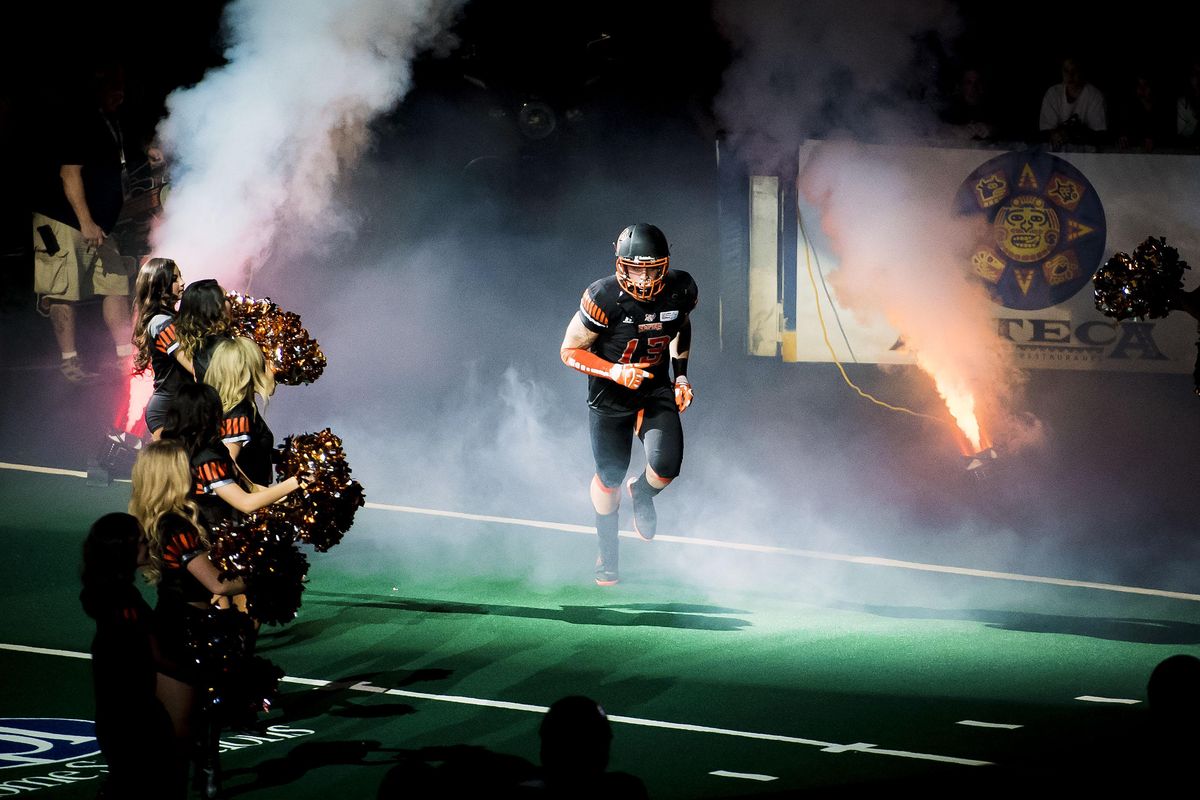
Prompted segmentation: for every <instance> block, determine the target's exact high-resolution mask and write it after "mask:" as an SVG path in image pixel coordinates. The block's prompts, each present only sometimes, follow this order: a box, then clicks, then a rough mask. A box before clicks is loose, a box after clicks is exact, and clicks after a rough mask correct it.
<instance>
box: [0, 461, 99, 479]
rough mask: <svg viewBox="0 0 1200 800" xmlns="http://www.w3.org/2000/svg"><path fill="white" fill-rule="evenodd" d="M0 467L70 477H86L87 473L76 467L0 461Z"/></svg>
mask: <svg viewBox="0 0 1200 800" xmlns="http://www.w3.org/2000/svg"><path fill="white" fill-rule="evenodd" d="M0 469H12V470H16V471H17V472H40V473H42V474H43V475H66V476H67V477H70V478H86V477H87V473H86V472H81V471H79V470H77V469H58V468H56V467H34V466H31V465H29V464H9V463H8V462H6V461H0Z"/></svg>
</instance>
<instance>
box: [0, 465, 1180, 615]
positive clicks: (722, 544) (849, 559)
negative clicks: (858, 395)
mask: <svg viewBox="0 0 1200 800" xmlns="http://www.w3.org/2000/svg"><path fill="white" fill-rule="evenodd" d="M0 469H8V470H18V471H22V472H37V473H43V474H47V475H65V476H68V477H74V478H86V477H87V473H86V472H80V471H79V470H68V469H56V468H53V467H35V466H29V465H27V464H9V463H5V462H0ZM365 507H366V508H368V509H371V510H373V511H389V512H392V513H400V514H420V515H423V516H429V517H443V518H447V519H463V520H470V521H472V522H491V523H495V524H498V525H513V526H517V527H521V528H538V529H540V530H549V531H561V532H563V533H578V534H584V535H588V536H595V535H596V529H595V528H593V527H591V526H589V525H571V524H569V523H565V522H545V521H543V520H536V519H520V518H517V517H498V516H492V515H489V514H469V513H466V512H463V511H444V510H441V509H436V508H419V507H416V506H400V505H394V504H391V503H367V504H366V506H365ZM621 535H622V536H625V537H627V538H632V537H634V536H636V535H637V534H635V533H634V532H632V531H621ZM655 541H659V542H671V543H672V544H680V545H685V546H688V547H709V548H718V549H722V550H738V551H742V552H748V553H767V554H773V555H781V556H789V557H793V558H808V559H815V560H819V561H840V562H842V563H846V564H861V565H864V566H871V567H886V568H889V569H904V570H915V571H918V572H938V573H943V574H947V575H963V576H966V577H970V578H986V579H990V580H1001V581H1017V582H1023V583H1042V584H1048V585H1051V586H1064V587H1068V588H1073V589H1095V590H1098V591H1103V592H1119V593H1123V594H1140V595H1149V596H1151V597H1165V598H1169V599H1172V600H1187V601H1190V602H1200V594H1192V593H1190V592H1173V591H1169V590H1167V589H1149V588H1145V587H1141V586H1122V585H1120V584H1115V583H1097V582H1095V581H1076V580H1071V579H1069V578H1049V577H1044V576H1041V575H1023V574H1021V573H1018V572H997V571H995V570H988V569H973V568H971V567H952V566H946V565H944V564H923V563H921V562H919V561H900V560H897V559H894V558H879V557H877V556H855V555H847V554H844V553H826V552H822V551H820V550H800V549H797V548H792V547H775V546H772V545H761V544H748V543H746V542H728V541H724V540H722V539H699V538H694V537H690V536H671V535H662V534H660V535H658V536H656V537H655Z"/></svg>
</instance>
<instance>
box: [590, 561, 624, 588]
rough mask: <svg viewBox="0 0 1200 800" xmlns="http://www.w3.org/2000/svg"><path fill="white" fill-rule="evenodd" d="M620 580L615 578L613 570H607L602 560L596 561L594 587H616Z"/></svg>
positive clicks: (615, 573)
mask: <svg viewBox="0 0 1200 800" xmlns="http://www.w3.org/2000/svg"><path fill="white" fill-rule="evenodd" d="M619 580H620V578H619V577H618V576H617V571H616V570H615V569H609V568H608V567H607V565H606V564H605V563H604V559H603V558H597V559H596V585H597V586H616V585H617V582H618V581H619Z"/></svg>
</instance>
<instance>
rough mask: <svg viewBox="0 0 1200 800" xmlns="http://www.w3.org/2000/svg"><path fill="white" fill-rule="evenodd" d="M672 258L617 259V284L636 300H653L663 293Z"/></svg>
mask: <svg viewBox="0 0 1200 800" xmlns="http://www.w3.org/2000/svg"><path fill="white" fill-rule="evenodd" d="M670 261H671V259H670V258H659V259H654V260H644V261H635V260H633V259H629V258H618V259H617V283H619V284H620V286H621V288H622V289H624V290H625V291H626V292H627V293H628V294H629V295H630V296H631V297H633V299H634V300H642V301H645V300H652V299H653V298H654V296H655V295H657V294H658V293H659V292H661V291H662V288H663V284H664V281H665V279H666V277H667V266H668V264H669V263H670Z"/></svg>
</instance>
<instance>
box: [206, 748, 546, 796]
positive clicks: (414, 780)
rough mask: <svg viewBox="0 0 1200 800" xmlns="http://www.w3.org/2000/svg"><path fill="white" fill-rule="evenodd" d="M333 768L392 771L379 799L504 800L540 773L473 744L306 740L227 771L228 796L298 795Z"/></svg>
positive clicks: (518, 760)
mask: <svg viewBox="0 0 1200 800" xmlns="http://www.w3.org/2000/svg"><path fill="white" fill-rule="evenodd" d="M389 765H390V767H389ZM328 766H339V767H345V766H362V767H371V768H375V769H379V768H384V767H388V769H387V772H386V773H385V774H384V777H383V780H382V782H381V783H380V784H379V790H378V793H377V795H376V796H377V797H378V798H379V799H380V800H395V799H396V798H429V797H483V796H489V797H505V796H507V795H508V794H509V792H511V791H512V789H513V788H514V787H516V786H517V785H518V784H520V783H521V782H522V781H525V780H529V779H530V778H531V777H534V776H536V775H537V774H538V770H537V768H536V767H535V766H534V765H533V764H531V763H530V762H529V761H526V760H525V759H523V758H520V757H519V756H512V755H504V754H502V753H494V752H492V751H491V750H488V749H487V748H484V747H477V746H474V745H465V744H459V745H450V746H437V747H422V748H420V749H417V750H412V749H402V748H388V747H384V746H383V745H382V743H381V742H378V741H372V740H365V741H363V740H359V741H331V742H306V743H303V744H299V745H296V746H295V747H293V748H292V749H291V750H290V751H289V752H288V754H287V755H286V756H284V757H282V758H274V759H271V760H269V761H264V762H262V763H260V764H258V765H256V766H254V767H247V768H241V769H231V770H228V771H227V772H226V773H225V796H227V797H236V796H237V795H239V794H245V793H248V792H255V793H260V792H262V791H263V790H265V789H271V788H274V787H288V790H289V791H291V792H295V791H297V790H298V788H299V785H300V784H301V782H302V781H303V780H304V777H305V775H306V774H307V773H309V772H311V771H313V770H316V769H319V768H321V767H328ZM281 796H282V795H281ZM296 796H302V795H296Z"/></svg>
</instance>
